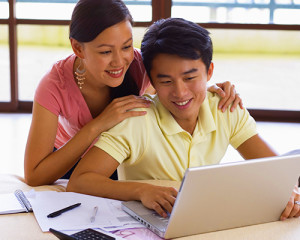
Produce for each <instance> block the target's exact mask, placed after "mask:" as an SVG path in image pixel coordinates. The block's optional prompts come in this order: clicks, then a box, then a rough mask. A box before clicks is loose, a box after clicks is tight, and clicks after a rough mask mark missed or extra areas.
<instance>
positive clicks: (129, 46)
mask: <svg viewBox="0 0 300 240" xmlns="http://www.w3.org/2000/svg"><path fill="white" fill-rule="evenodd" d="M131 47H132V45H131V44H130V45H128V46H125V47H124V48H123V49H125V50H126V49H129V48H131Z"/></svg>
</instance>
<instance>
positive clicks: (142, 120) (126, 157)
mask: <svg viewBox="0 0 300 240" xmlns="http://www.w3.org/2000/svg"><path fill="white" fill-rule="evenodd" d="M136 110H141V109H134V110H132V111H136ZM143 111H145V109H143ZM147 115H148V113H147V114H146V115H144V116H138V117H130V118H127V119H125V120H124V121H122V122H121V123H119V124H117V125H116V126H115V127H113V128H111V129H110V130H109V131H107V132H103V133H102V134H101V135H100V138H99V140H98V141H97V142H96V143H95V145H94V146H96V147H98V148H100V149H102V150H103V151H105V152H106V153H108V154H109V155H110V156H112V157H113V158H114V159H115V160H117V161H118V162H119V163H120V164H121V163H122V162H124V161H130V162H134V161H138V159H140V157H141V156H142V155H143V153H144V151H145V148H146V146H147V143H148V136H149V134H148V127H147V126H146V125H147Z"/></svg>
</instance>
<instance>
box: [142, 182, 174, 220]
mask: <svg viewBox="0 0 300 240" xmlns="http://www.w3.org/2000/svg"><path fill="white" fill-rule="evenodd" d="M176 196H177V190H176V189H175V188H172V187H155V191H153V192H152V194H151V195H150V196H148V199H147V200H146V201H145V202H144V201H142V202H143V204H144V205H145V206H146V207H148V208H151V209H153V210H155V211H156V212H157V213H158V214H159V215H160V216H162V217H167V216H168V213H171V212H172V208H173V205H174V203H175V200H176Z"/></svg>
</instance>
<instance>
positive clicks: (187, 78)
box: [185, 76, 195, 81]
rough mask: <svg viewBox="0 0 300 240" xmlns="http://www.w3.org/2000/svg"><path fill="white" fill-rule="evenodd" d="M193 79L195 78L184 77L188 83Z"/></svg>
mask: <svg viewBox="0 0 300 240" xmlns="http://www.w3.org/2000/svg"><path fill="white" fill-rule="evenodd" d="M194 78H195V76H193V77H186V78H185V80H187V81H189V80H193V79H194Z"/></svg>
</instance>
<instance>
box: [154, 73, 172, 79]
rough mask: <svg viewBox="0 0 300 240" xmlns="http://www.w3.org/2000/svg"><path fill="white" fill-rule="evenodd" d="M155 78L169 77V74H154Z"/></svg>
mask: <svg viewBox="0 0 300 240" xmlns="http://www.w3.org/2000/svg"><path fill="white" fill-rule="evenodd" d="M156 77H157V78H170V77H171V76H170V75H167V74H162V73H158V74H157V75H156Z"/></svg>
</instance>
